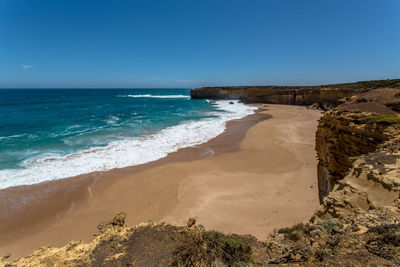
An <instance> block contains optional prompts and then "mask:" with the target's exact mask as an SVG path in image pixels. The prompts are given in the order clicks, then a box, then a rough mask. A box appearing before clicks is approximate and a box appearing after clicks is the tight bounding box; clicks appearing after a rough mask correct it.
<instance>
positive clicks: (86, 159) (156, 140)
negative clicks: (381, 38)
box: [0, 89, 255, 189]
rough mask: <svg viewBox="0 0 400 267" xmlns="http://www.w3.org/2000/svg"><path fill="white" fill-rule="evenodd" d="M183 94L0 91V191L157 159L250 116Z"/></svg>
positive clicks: (242, 108) (239, 107)
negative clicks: (231, 121)
mask: <svg viewBox="0 0 400 267" xmlns="http://www.w3.org/2000/svg"><path fill="white" fill-rule="evenodd" d="M229 102H230V101H226V100H218V101H210V100H191V99H190V90H189V89H1V90H0V189H4V188H7V187H11V186H17V185H30V184H35V183H40V182H44V181H49V180H55V179H62V178H66V177H72V176H76V175H80V174H84V173H90V172H95V171H107V170H110V169H113V168H122V167H127V166H134V165H138V164H143V163H147V162H150V161H154V160H158V159H160V158H163V157H165V156H167V155H168V153H171V152H175V151H177V150H178V149H180V148H184V147H190V146H195V145H199V144H201V143H204V142H206V141H208V140H210V139H212V138H214V137H216V136H217V135H219V134H221V133H222V132H223V131H224V130H225V127H226V123H227V121H229V120H233V119H239V118H242V117H245V116H247V115H250V114H252V113H254V110H255V108H254V107H250V106H246V105H244V104H241V103H238V102H237V101H233V102H234V104H233V105H232V104H230V103H229Z"/></svg>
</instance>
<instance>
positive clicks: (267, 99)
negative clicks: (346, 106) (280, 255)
mask: <svg viewBox="0 0 400 267" xmlns="http://www.w3.org/2000/svg"><path fill="white" fill-rule="evenodd" d="M383 87H391V88H396V87H397V88H398V87H400V80H380V81H366V82H357V83H346V84H333V85H321V86H236V87H235V86H232V87H203V88H198V89H194V90H191V92H190V95H191V97H192V98H193V99H239V100H241V101H243V102H244V103H270V104H288V105H312V104H318V105H319V107H320V108H323V109H330V108H333V107H335V106H337V105H338V104H340V103H342V99H344V98H347V97H351V96H353V95H356V94H360V93H362V92H366V91H368V90H372V89H377V88H383Z"/></svg>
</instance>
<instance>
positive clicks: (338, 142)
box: [0, 88, 400, 266]
mask: <svg viewBox="0 0 400 267" xmlns="http://www.w3.org/2000/svg"><path fill="white" fill-rule="evenodd" d="M399 106H400V89H396V88H394V89H376V90H371V89H368V90H366V91H363V92H362V93H360V94H358V95H355V96H352V97H350V98H348V99H347V101H345V102H344V103H342V104H341V105H339V106H337V107H336V108H334V109H332V110H330V111H327V112H325V114H324V115H323V117H322V118H321V119H320V121H319V125H318V130H317V133H316V150H317V154H318V158H319V166H318V169H319V171H318V181H319V187H320V197H321V205H320V207H319V208H318V210H317V211H316V212H315V214H314V215H313V216H312V218H311V219H310V221H309V222H308V223H307V224H298V225H295V226H293V227H290V228H283V229H279V230H277V231H275V232H274V233H272V234H271V235H269V236H268V238H267V239H266V240H257V239H255V238H254V237H252V236H239V235H234V234H232V235H225V234H222V233H219V232H216V231H207V230H206V229H204V227H203V226H201V225H196V221H195V220H194V219H189V221H188V223H187V225H186V226H172V225H168V224H164V223H153V222H151V223H144V224H140V225H136V226H133V227H128V226H126V225H125V221H124V220H125V214H124V213H121V214H118V215H117V216H115V218H114V219H113V220H111V221H108V222H104V223H101V224H99V226H98V233H97V234H96V236H95V238H94V240H93V241H92V242H90V243H87V244H86V243H83V242H75V241H72V242H70V243H69V244H67V245H65V246H64V247H61V248H56V247H52V246H49V247H44V248H41V249H39V250H37V251H35V252H34V253H33V254H31V255H29V256H27V257H24V258H21V259H17V260H15V261H12V262H8V261H7V256H6V257H3V258H0V265H1V264H3V265H6V266H169V265H170V266H399V265H400V171H399V170H400V117H399V114H398V111H399Z"/></svg>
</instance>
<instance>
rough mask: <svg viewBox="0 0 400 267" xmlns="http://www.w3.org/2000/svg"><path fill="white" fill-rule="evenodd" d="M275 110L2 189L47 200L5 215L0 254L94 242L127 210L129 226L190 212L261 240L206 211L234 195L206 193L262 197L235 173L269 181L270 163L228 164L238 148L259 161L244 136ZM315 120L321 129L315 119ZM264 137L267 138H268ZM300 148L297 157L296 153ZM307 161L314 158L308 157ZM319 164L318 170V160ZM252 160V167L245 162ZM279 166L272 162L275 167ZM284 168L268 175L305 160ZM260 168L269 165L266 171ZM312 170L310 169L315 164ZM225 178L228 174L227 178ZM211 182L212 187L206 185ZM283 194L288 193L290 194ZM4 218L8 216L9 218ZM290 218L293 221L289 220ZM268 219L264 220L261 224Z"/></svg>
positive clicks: (178, 218) (180, 219)
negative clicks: (102, 168)
mask: <svg viewBox="0 0 400 267" xmlns="http://www.w3.org/2000/svg"><path fill="white" fill-rule="evenodd" d="M268 106H269V107H267V109H271V106H274V108H272V109H275V108H277V109H279V107H284V109H286V110H290V112H292V113H293V114H292V115H296V114H297V113H299V112H298V111H300V110H302V109H303V110H306V109H305V108H304V107H289V106H280V105H268ZM277 111H278V110H275V112H277ZM281 111H282V110H281ZM269 113H270V110H269V112H268V111H267V112H266V111H265V108H260V110H259V112H257V113H256V114H253V115H250V116H247V117H245V118H242V119H239V120H234V121H230V122H228V125H227V128H226V130H225V131H224V133H223V134H221V135H219V136H217V137H216V138H214V139H211V140H210V141H208V142H206V143H204V144H202V145H199V146H196V147H192V148H184V149H181V150H179V151H178V152H174V153H171V154H169V155H168V156H167V157H166V158H163V159H160V160H157V161H154V162H150V163H147V164H143V165H138V166H133V167H127V168H122V169H113V170H110V171H107V172H104V173H92V174H89V175H80V176H77V177H73V178H67V179H62V180H57V181H52V182H46V183H42V184H38V185H32V186H23V187H18V188H10V189H4V190H2V191H1V192H4V191H6V192H7V193H8V194H11V195H12V194H14V195H18V193H20V194H21V196H22V198H24V197H25V198H26V196H27V195H28V196H30V197H31V198H33V199H35V197H37V196H38V194H39V195H40V196H41V197H42V198H39V200H37V199H36V202H35V201H34V202H33V203H29V204H30V205H33V206H35V205H36V207H35V208H33V209H32V207H29V206H28V207H26V206H25V209H23V210H21V212H20V214H19V215H18V212H17V213H16V215H17V216H15V218H14V220H12V219H10V217H7V218H6V219H7V222H8V224H3V223H1V224H0V225H2V229H0V235H1V236H2V238H1V241H0V253H1V254H6V253H12V257H20V256H24V255H26V254H28V253H30V252H32V250H33V249H37V248H39V247H40V246H43V245H48V244H55V245H63V244H65V243H67V242H68V241H69V240H79V239H83V240H85V241H88V240H90V239H91V238H92V236H91V235H92V234H93V233H94V232H95V230H96V225H97V224H98V223H99V222H101V221H104V220H108V219H109V218H110V217H112V216H113V215H115V214H116V213H118V212H121V211H126V212H128V218H127V223H128V224H129V225H132V224H137V223H139V222H141V221H146V220H149V219H151V220H158V221H159V220H163V221H167V222H169V223H173V224H183V223H184V222H185V221H186V220H187V218H188V217H190V216H199V223H202V224H204V225H205V226H206V228H209V229H217V230H221V228H222V230H225V231H228V232H235V233H246V231H247V233H251V234H254V235H256V236H257V237H258V238H262V237H261V234H260V233H261V230H260V229H259V228H260V227H258V226H254V227H248V229H244V230H243V231H245V232H243V231H242V232H240V231H237V230H238V229H237V228H240V225H241V224H240V223H238V222H236V223H232V224H231V225H230V226H229V225H228V227H227V225H226V223H225V225H224V224H223V223H221V222H220V220H219V219H218V218H215V213H213V212H211V213H210V212H205V210H204V209H203V207H204V203H214V204H219V203H225V204H229V203H231V202H232V201H233V200H232V199H229V198H231V197H232V196H229V197H228V199H229V200H226V199H224V196H223V197H222V199H221V198H219V199H218V197H217V198H215V196H213V197H211V198H210V196H209V195H208V192H207V191H212V190H214V191H215V192H214V193H219V194H221V192H223V191H226V188H229V186H231V187H232V188H231V190H230V193H232V192H235V194H236V195H237V199H238V200H243V199H246V198H248V197H249V195H248V194H249V192H250V191H254V192H256V194H259V195H260V196H257V198H263V196H262V192H257V190H255V189H257V187H258V185H257V184H256V183H253V186H254V185H255V186H256V188H252V190H250V191H248V190H247V189H246V190H247V191H248V192H245V193H243V192H239V191H240V190H239V191H238V188H235V187H236V186H237V185H241V186H242V187H246V182H245V181H244V180H243V178H240V177H235V176H236V175H235V173H236V174H237V173H241V175H244V174H245V175H246V176H247V177H252V179H254V182H257V183H262V182H263V181H265V179H266V178H267V177H266V176H265V175H263V174H264V171H265V168H264V166H262V165H265V163H263V162H262V161H260V160H256V161H257V162H255V163H256V164H253V163H251V162H247V163H246V164H244V165H243V164H242V165H243V166H239V165H241V164H240V162H236V163H238V164H234V165H233V168H234V169H237V170H236V171H234V172H232V171H229V170H227V167H228V168H232V167H231V166H225V165H226V164H228V165H230V164H229V161H231V162H235V158H238V153H242V152H245V154H247V155H246V157H248V158H249V159H250V160H251V159H253V160H254V155H251V154H254V153H255V152H257V153H261V154H259V155H262V154H263V153H265V151H263V150H262V149H256V150H259V151H252V153H250V154H249V152H250V151H247V152H246V146H250V147H252V146H254V145H256V146H257V142H256V144H251V141H246V140H247V139H248V135H249V133H250V132H251V131H252V130H253V129H254V128H256V127H258V125H261V124H263V123H260V121H263V120H264V119H266V118H268V117H270V115H269ZM305 113H310V114H311V113H313V116H314V117H315V118H317V117H319V116H317V115H316V111H309V110H307V111H306V112H305ZM272 117H273V118H272V119H270V120H266V121H265V122H272V121H274V120H275V122H276V119H278V120H279V114H278V118H276V115H275V116H274V115H272ZM314 117H313V119H314ZM268 124H270V123H267V125H264V126H266V127H267V128H268V127H269V128H271V125H269V126H268ZM314 124H315V127H316V119H315V122H314ZM264 128H265V127H264ZM289 128H290V127H289ZM295 128H296V127H295ZM292 130H293V129H292ZM289 131H290V130H289ZM311 131H313V129H311ZM314 133H315V131H313V133H312V140H314ZM273 134H278V135H280V134H282V132H280V133H279V131H278V133H277V132H276V131H275V132H274V131H273ZM252 135H254V134H252ZM255 135H259V134H255ZM256 137H257V139H258V141H260V136H256ZM287 137H288V138H289V139H290V138H291V139H292V141H293V140H294V141H296V139H297V142H298V143H301V142H302V140H301V138H303V137H304V136H303V137H302V136H301V135H298V134H293V133H290V132H288V133H287ZM262 139H266V138H265V136H264V138H262ZM261 141H262V140H261ZM303 141H304V140H303ZM243 143H244V144H243ZM269 145H270V146H271V145H272V146H275V147H277V148H276V149H278V147H279V149H281V150H282V151H281V153H283V154H284V155H283V158H284V157H286V156H287V155H286V154H288V151H287V150H288V149H287V148H284V145H285V144H269ZM313 145H314V144H312V148H311V149H312V151H314V150H313ZM243 146H244V147H243ZM210 147H211V148H212V150H213V151H215V154H213V155H212V157H210ZM282 148H283V149H282ZM279 149H278V150H279ZM291 149H292V150H293V151H289V152H293V153H289V154H293V155H289V156H290V157H291V158H293V159H296V156H297V157H301V154H302V153H299V151H295V150H296V149H297V150H301V148H296V147H292V148H291ZM289 150H290V149H289ZM296 153H297V155H295V154H296ZM259 155H258V156H259ZM314 155H315V151H314ZM274 156H275V155H274ZM311 156H312V155H311ZM239 158H240V157H239ZM306 158H308V156H306ZM272 160H273V159H272ZM307 160H309V161H310V158H308V159H307ZM314 161H315V166H314V169H315V174H316V160H315V157H314ZM218 164H219V167H221V166H222V169H221V168H219V167H218ZM247 164H249V165H250V166H247ZM213 165H217V166H213ZM236 165H237V166H236ZM253 165H257V166H253ZM267 165H268V164H267ZM273 165H276V164H273ZM273 165H271V166H267V167H271V168H272V167H276V166H273ZM304 166H305V165H304ZM304 166H303V167H304ZM278 167H279V166H278ZM281 167H283V169H282V168H281V169H280V170H279V168H278V170H277V169H276V168H275V170H274V171H272V172H271V171H270V174H272V175H275V176H276V174H278V173H285V175H288V170H289V172H295V171H296V170H297V171H298V170H299V169H301V168H302V162H300V161H299V160H298V159H296V160H292V161H291V162H289V164H286V166H281ZM208 168H209V170H208ZM252 168H255V169H256V170H252ZM244 169H246V170H247V169H248V170H247V171H246V173H243V170H244ZM257 169H259V170H257ZM261 169H263V171H262V170H261ZM303 169H304V168H303ZM309 169H310V170H311V169H312V168H309ZM204 170H206V171H205V172H206V173H208V175H206V174H204V175H203V176H202V174H203V172H204ZM310 170H308V171H310ZM267 171H268V170H267ZM315 174H314V175H311V179H310V181H309V182H308V183H310V182H311V180H312V182H313V185H314V187H313V188H309V191H315V192H313V193H315V194H314V195H315V207H313V208H312V211H314V209H315V208H316V207H317V206H318V203H319V202H318V196H317V191H316V190H317V188H316V185H315V184H316V181H315V179H314V178H315ZM214 175H215V176H217V177H219V179H220V182H221V181H224V184H223V185H220V184H218V181H216V179H213V178H212V176H214ZM227 175H228V176H229V177H230V178H228V176H227ZM261 176H262V177H261ZM267 176H268V175H267ZM289 176H290V175H289ZM227 179H228V180H227ZM285 179H286V178H285V177H284V178H283V180H285ZM289 180H290V179H289ZM199 181H201V182H204V184H201V182H200V184H199ZM226 182H231V183H232V185H229V183H226ZM286 182H287V181H286ZM274 183H276V181H274ZM274 183H267V184H264V185H263V186H261V187H262V189H266V188H271V187H272V188H274ZM210 185H211V189H208V188H209V186H210ZM281 186H282V185H281ZM215 187H217V189H218V190H215ZM247 187H248V186H247ZM49 190H50V191H49ZM246 190H245V191H246ZM281 190H282V188H281ZM18 191H19V192H18ZM32 192H33V194H32ZM40 192H47V194H48V195H47V196H48V198H47V199H43V196H42V195H41V194H40ZM29 193H31V195H29ZM60 193H61V194H60ZM277 193H279V194H283V195H285V191H282V192H277ZM286 193H288V192H286ZM24 194H25V195H24ZM225 194H226V192H225ZM222 195H223V194H222ZM228 195H229V192H228ZM6 197H7V196H6ZM219 197H220V196H219ZM235 198H236V197H235ZM25 200H26V199H25ZM313 200H314V198H313V197H312V198H311V200H310V199H307V201H311V202H312V201H313ZM0 201H1V202H0V203H4V202H3V199H1V200H0ZM226 201H228V202H226ZM264 201H265V200H264ZM261 202H263V201H261ZM261 202H260V203H261ZM260 203H257V204H260ZM307 203H308V202H307ZM198 204H202V205H198ZM253 204H254V203H253ZM275 204H276V203H275ZM246 205H247V208H249V207H250V208H251V211H249V213H251V214H250V215H251V216H253V217H254V216H255V215H254V214H257V213H258V214H260V213H262V214H264V215H265V213H264V212H260V208H262V207H261V206H257V205H255V206H254V207H252V206H253V205H252V204H251V203H247V204H245V205H244V206H246ZM280 205H281V206H282V205H283V206H285V205H287V203H286V204H285V205H284V204H282V203H280V204H278V205H277V207H278V210H277V211H276V212H275V211H272V214H276V215H277V217H282V216H281V214H279V213H280V212H281V210H279V206H280ZM206 206H207V205H206ZM214 206H218V205H214ZM228 206H229V205H228ZM8 207H9V206H8ZM3 208H4V207H3ZM220 208H222V207H220ZM226 208H227V207H223V208H222V209H221V210H222V211H223V210H224V209H226ZM35 210H36V211H35ZM38 210H40V212H38ZM228 210H229V207H228ZM231 211H232V212H237V214H235V215H232V217H236V218H238V217H239V218H240V216H241V214H240V213H241V212H242V211H243V209H242V210H241V208H240V207H239V208H238V209H236V210H232V209H231ZM289 213H292V212H289ZM289 213H288V214H289ZM5 214H7V213H5ZM288 214H286V215H288ZM21 215H22V216H21ZM251 216H250V217H251ZM309 216H310V214H309V212H308V213H307V212H304V214H303V216H301V218H303V217H304V218H307V219H308V217H309ZM24 217H25V218H24ZM258 217H259V216H255V219H256V221H257V224H259V221H260V218H258ZM294 217H296V216H294ZM249 219H250V218H249ZM253 219H254V218H253ZM1 220H3V221H4V220H5V218H4V215H3V217H2V218H1ZM285 220H287V218H286V217H285ZM262 221H263V220H262V218H261V222H262ZM264 221H265V218H264ZM295 221H296V222H299V218H298V217H297V218H295ZM35 222H36V223H35ZM277 223H278V224H282V221H279V222H269V225H275V224H277ZM290 224H293V220H289V221H287V222H286V224H285V225H290ZM266 225H268V223H266ZM285 225H281V226H285ZM268 227H269V228H271V227H270V226H268ZM268 227H266V226H265V225H264V226H263V227H261V229H263V230H262V231H265V236H266V234H267V229H269V228H268ZM28 228H29V229H28ZM271 230H273V229H271ZM271 230H270V231H271ZM4 233H8V234H4Z"/></svg>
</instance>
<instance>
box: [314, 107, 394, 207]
mask: <svg viewBox="0 0 400 267" xmlns="http://www.w3.org/2000/svg"><path fill="white" fill-rule="evenodd" d="M370 115H371V114H370V113H365V112H364V113H363V112H354V111H351V112H345V111H337V110H332V111H328V112H326V113H325V114H324V116H323V117H322V118H321V119H320V121H319V125H318V128H317V133H316V140H315V148H316V150H317V154H318V159H319V163H318V187H319V196H320V201H322V199H323V197H325V196H327V195H328V193H329V192H330V191H332V189H333V187H334V186H335V185H336V184H337V182H338V181H339V180H341V179H343V178H344V177H345V175H346V174H347V173H348V172H349V171H350V168H351V166H352V164H353V162H354V160H355V159H356V158H355V157H357V156H360V155H362V154H365V153H369V152H373V151H375V150H376V149H377V146H378V145H379V144H382V143H383V142H384V141H386V140H388V138H390V137H392V136H395V135H396V134H397V133H398V131H397V126H393V125H389V124H387V123H376V122H373V121H368V120H365V118H366V117H368V116H370Z"/></svg>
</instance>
